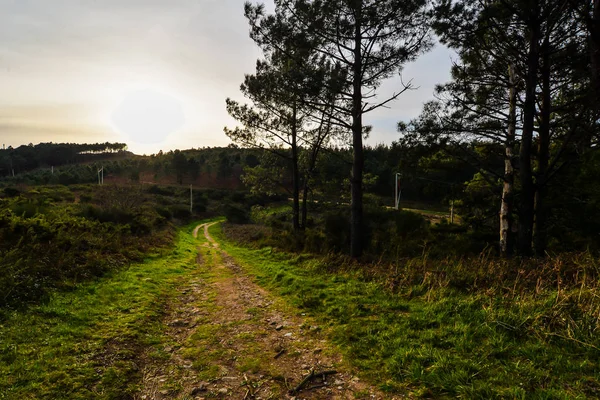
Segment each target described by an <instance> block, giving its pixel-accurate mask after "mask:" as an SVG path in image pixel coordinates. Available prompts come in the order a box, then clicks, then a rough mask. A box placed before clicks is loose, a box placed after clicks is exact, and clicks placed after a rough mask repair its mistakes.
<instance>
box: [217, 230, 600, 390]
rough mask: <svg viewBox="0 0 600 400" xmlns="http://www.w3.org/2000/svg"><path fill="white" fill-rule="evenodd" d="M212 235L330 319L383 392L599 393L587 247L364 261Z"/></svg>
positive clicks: (307, 308) (596, 308) (596, 311)
mask: <svg viewBox="0 0 600 400" xmlns="http://www.w3.org/2000/svg"><path fill="white" fill-rule="evenodd" d="M211 234H213V235H214V236H215V237H217V238H219V240H220V241H221V242H225V244H224V246H223V247H224V249H225V250H226V251H227V252H228V253H229V254H230V255H232V256H233V257H234V258H236V259H237V260H238V261H239V262H241V263H242V264H243V265H244V266H245V267H246V268H248V269H249V270H250V271H251V272H252V273H253V274H255V275H256V276H257V277H258V281H259V283H261V284H262V285H264V286H266V287H268V288H270V289H271V290H274V291H276V292H278V293H279V294H281V295H283V296H285V297H286V298H287V299H288V300H289V301H290V302H291V303H292V304H293V305H295V306H297V307H298V308H300V309H301V310H302V312H306V313H309V314H311V315H313V316H314V317H316V318H317V319H319V320H320V321H321V322H322V323H323V324H325V325H326V326H328V327H329V328H328V329H329V331H330V334H331V337H332V339H333V340H334V341H335V342H336V343H337V344H338V345H339V346H340V348H341V349H343V351H344V352H345V355H346V357H347V359H348V360H349V361H350V362H351V363H352V364H354V365H355V366H356V367H358V369H359V370H360V371H362V372H363V374H364V375H365V376H366V377H367V378H368V379H370V380H372V381H373V382H377V383H378V384H379V385H380V386H381V388H382V389H384V390H388V391H390V392H392V393H398V394H406V393H407V392H409V393H411V395H413V396H419V397H424V398H479V399H490V398H535V399H550V398H552V399H555V398H556V399H574V398H597V397H599V396H600V380H599V376H600V375H599V370H598V365H597V359H598V357H599V356H600V335H599V332H600V329H599V328H600V290H599V289H600V285H599V283H598V277H599V274H600V267H599V264H598V260H597V259H596V258H594V257H593V256H592V255H590V254H588V253H583V254H570V255H569V254H563V255H560V256H557V257H553V258H549V259H548V260H545V261H535V260H522V261H510V262H509V261H505V260H499V259H496V258H493V257H489V256H488V255H487V254H486V253H483V254H482V255H481V256H480V257H471V258H453V257H448V258H446V259H441V260H440V259H438V260H434V259H429V258H428V257H427V254H424V255H422V256H421V257H415V258H411V259H406V258H405V259H402V260H399V261H397V262H395V263H394V262H388V261H386V262H383V261H381V262H379V263H377V262H376V263H373V264H368V265H365V264H357V263H353V262H351V261H350V260H349V259H347V258H345V257H343V256H335V255H329V256H315V255H310V254H290V253H285V252H278V251H276V250H274V249H273V248H271V247H263V248H256V247H254V248H251V247H248V246H240V245H238V244H234V242H232V241H231V236H229V238H230V239H229V240H228V239H227V237H228V236H227V235H226V234H224V233H223V231H222V230H221V228H220V227H219V226H214V227H213V228H211ZM245 237H246V238H248V237H249V235H246V236H245Z"/></svg>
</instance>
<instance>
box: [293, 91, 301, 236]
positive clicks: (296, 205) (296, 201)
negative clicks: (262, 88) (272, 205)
mask: <svg viewBox="0 0 600 400" xmlns="http://www.w3.org/2000/svg"><path fill="white" fill-rule="evenodd" d="M296 119H297V109H296V103H295V102H294V104H293V106H292V186H293V188H292V196H293V206H292V213H293V222H292V223H293V228H294V232H298V231H299V230H300V173H299V171H298V145H297V141H296V140H297V135H298V131H297V129H298V123H297V120H296Z"/></svg>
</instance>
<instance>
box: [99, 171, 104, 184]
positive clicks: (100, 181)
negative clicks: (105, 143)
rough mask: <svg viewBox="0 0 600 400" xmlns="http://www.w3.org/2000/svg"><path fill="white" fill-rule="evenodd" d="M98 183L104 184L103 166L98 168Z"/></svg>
mask: <svg viewBox="0 0 600 400" xmlns="http://www.w3.org/2000/svg"><path fill="white" fill-rule="evenodd" d="M98 185H104V167H102V168H100V169H99V170H98Z"/></svg>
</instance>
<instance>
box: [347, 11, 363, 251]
mask: <svg viewBox="0 0 600 400" xmlns="http://www.w3.org/2000/svg"><path fill="white" fill-rule="evenodd" d="M355 7H356V9H355V18H356V22H355V26H354V64H353V66H352V67H353V68H352V72H353V78H352V80H353V92H352V148H353V159H352V176H351V178H350V184H351V195H352V204H351V217H350V255H351V256H352V257H353V258H358V257H360V256H361V255H362V252H363V233H362V225H363V193H362V180H363V165H364V154H363V143H362V128H363V127H362V72H363V71H362V69H363V68H362V53H361V51H362V48H361V44H362V32H361V23H360V22H361V11H362V1H360V0H359V1H357V2H356V6H355Z"/></svg>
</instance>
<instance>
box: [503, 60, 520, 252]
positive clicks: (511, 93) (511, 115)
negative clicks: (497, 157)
mask: <svg viewBox="0 0 600 400" xmlns="http://www.w3.org/2000/svg"><path fill="white" fill-rule="evenodd" d="M508 80H509V85H510V87H509V89H508V107H509V110H508V128H507V133H506V143H505V145H504V151H505V156H504V186H503V188H502V205H501V206H500V253H501V254H502V255H503V256H505V257H509V256H511V255H512V252H513V238H512V224H513V221H512V211H513V203H514V195H513V191H514V182H515V169H514V166H513V158H514V145H515V132H516V125H517V88H516V78H515V67H514V65H512V64H511V65H509V66H508Z"/></svg>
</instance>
